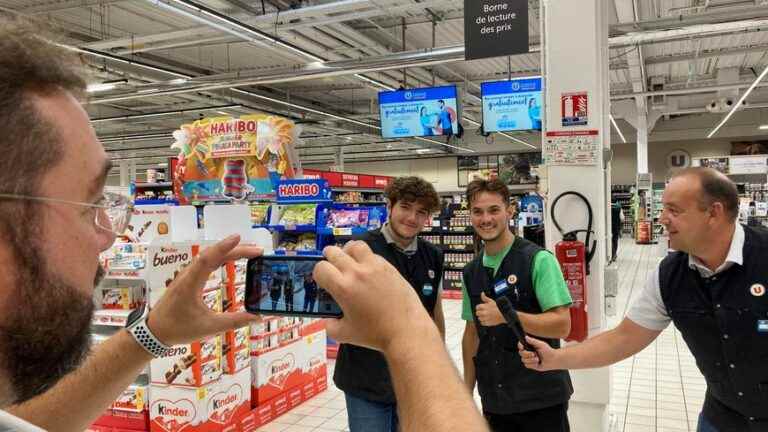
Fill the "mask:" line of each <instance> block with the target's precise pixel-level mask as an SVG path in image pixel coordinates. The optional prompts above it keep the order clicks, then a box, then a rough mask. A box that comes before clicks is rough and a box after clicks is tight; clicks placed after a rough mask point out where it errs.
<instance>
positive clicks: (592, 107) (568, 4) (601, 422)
mask: <svg viewBox="0 0 768 432" xmlns="http://www.w3.org/2000/svg"><path fill="white" fill-rule="evenodd" d="M542 5H543V7H544V11H543V13H544V28H543V32H544V34H543V40H544V43H543V50H542V53H543V56H544V61H543V64H544V68H545V79H546V84H545V94H546V122H545V132H549V131H552V132H555V131H575V130H597V131H598V134H599V135H598V141H599V142H600V144H601V146H602V148H606V149H607V148H610V121H609V119H608V115H609V113H610V110H609V87H608V85H609V84H608V24H609V22H608V7H607V5H608V2H605V1H604V0H579V1H573V0H545V1H543V2H542ZM572 92H587V94H588V101H589V107H588V111H589V119H588V124H587V125H586V126H570V127H564V126H562V114H561V95H562V94H563V93H572ZM547 170H548V173H547V180H546V191H547V204H546V207H545V208H546V214H547V216H549V215H550V211H549V208H550V207H549V206H550V204H551V202H552V201H553V200H554V199H555V197H557V196H558V195H560V194H561V193H563V192H565V191H576V192H579V193H581V194H583V195H584V196H585V197H586V198H587V199H588V200H589V202H590V204H591V206H592V211H593V227H592V229H593V231H594V232H595V235H594V236H593V238H594V239H596V240H597V247H596V253H595V256H594V258H593V259H592V262H591V265H590V267H591V274H590V276H588V277H587V305H588V311H589V335H590V337H592V336H594V335H596V334H598V333H600V332H601V331H603V330H605V321H606V320H605V314H604V290H603V282H604V275H603V272H604V269H605V265H606V254H605V253H604V252H603V251H605V250H606V247H607V245H606V217H607V215H606V210H607V209H608V203H607V199H606V197H607V196H608V194H609V193H610V191H608V190H606V185H607V183H608V182H607V180H606V176H607V173H606V170H605V169H604V167H603V154H602V152H599V155H598V161H597V163H596V164H595V165H590V166H562V165H553V166H550V167H548V169H547ZM557 214H558V215H561V217H560V219H559V222H560V225H561V226H562V227H563V229H564V231H566V232H567V231H571V230H575V229H585V228H586V226H587V212H586V210H585V209H584V204H583V202H582V201H581V200H579V199H571V197H566V198H564V199H563V200H561V201H560V202H558V205H557ZM562 215H568V217H562ZM546 233H547V236H546V237H547V247H548V248H549V249H550V250H554V246H555V244H556V243H557V242H559V241H560V240H561V236H560V233H559V232H558V231H557V229H556V228H555V226H554V224H553V223H552V220H551V217H547V218H546ZM571 378H572V380H573V385H574V389H575V393H574V395H573V397H572V399H571V403H570V409H569V417H570V420H571V430H573V431H589V432H599V431H607V430H608V402H609V397H610V370H609V369H608V368H602V369H593V370H583V371H572V372H571Z"/></svg>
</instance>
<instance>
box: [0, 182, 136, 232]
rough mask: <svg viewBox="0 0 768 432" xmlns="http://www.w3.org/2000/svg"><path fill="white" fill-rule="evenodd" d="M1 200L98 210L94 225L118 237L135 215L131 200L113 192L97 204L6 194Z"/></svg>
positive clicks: (106, 193)
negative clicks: (37, 202)
mask: <svg viewBox="0 0 768 432" xmlns="http://www.w3.org/2000/svg"><path fill="white" fill-rule="evenodd" d="M0 199H18V200H27V201H40V202H49V203H60V204H69V205H76V206H80V207H90V208H93V209H97V210H100V211H96V216H95V218H94V223H95V224H96V226H97V227H99V228H101V229H103V230H106V231H109V232H112V233H114V234H117V235H122V234H124V233H125V230H126V229H127V228H128V223H129V222H130V221H131V214H132V213H133V202H131V199H130V198H128V197H127V196H124V195H120V194H117V193H113V192H104V195H102V197H101V199H100V200H99V201H98V202H96V203H95V204H91V203H84V202H78V201H68V200H62V199H57V198H48V197H37V196H27V195H15V194H5V193H0Z"/></svg>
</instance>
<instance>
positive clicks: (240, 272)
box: [223, 260, 248, 311]
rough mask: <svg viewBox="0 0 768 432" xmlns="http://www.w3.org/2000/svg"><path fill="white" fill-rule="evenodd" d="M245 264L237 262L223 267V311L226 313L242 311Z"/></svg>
mask: <svg viewBox="0 0 768 432" xmlns="http://www.w3.org/2000/svg"><path fill="white" fill-rule="evenodd" d="M247 262H248V261H247V260H238V261H234V262H229V263H227V264H226V265H225V266H224V271H223V274H224V278H223V285H224V310H226V311H241V310H244V307H245V272H246V264H247Z"/></svg>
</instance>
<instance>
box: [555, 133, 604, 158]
mask: <svg viewBox="0 0 768 432" xmlns="http://www.w3.org/2000/svg"><path fill="white" fill-rule="evenodd" d="M598 138H599V135H598V131H596V130H583V131H556V132H547V134H546V139H545V141H544V146H543V148H542V153H543V157H544V164H546V165H597V162H598V157H599V152H600V140H599V139H598Z"/></svg>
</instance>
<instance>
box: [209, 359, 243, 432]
mask: <svg viewBox="0 0 768 432" xmlns="http://www.w3.org/2000/svg"><path fill="white" fill-rule="evenodd" d="M250 382H251V371H250V370H243V371H240V372H238V373H236V374H234V375H224V376H222V377H221V379H220V380H219V382H218V383H217V384H216V390H215V391H214V393H213V394H212V395H211V397H210V399H209V400H208V419H209V421H210V422H211V423H212V424H213V425H218V426H219V427H222V428H223V430H224V431H236V430H237V424H238V421H239V419H241V418H242V417H244V416H246V415H247V414H248V413H249V412H250V411H251V392H250V388H249V387H250Z"/></svg>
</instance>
